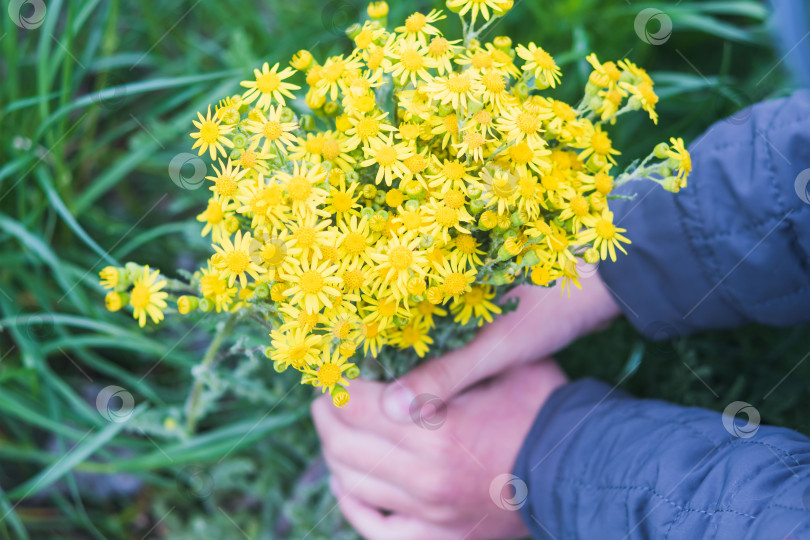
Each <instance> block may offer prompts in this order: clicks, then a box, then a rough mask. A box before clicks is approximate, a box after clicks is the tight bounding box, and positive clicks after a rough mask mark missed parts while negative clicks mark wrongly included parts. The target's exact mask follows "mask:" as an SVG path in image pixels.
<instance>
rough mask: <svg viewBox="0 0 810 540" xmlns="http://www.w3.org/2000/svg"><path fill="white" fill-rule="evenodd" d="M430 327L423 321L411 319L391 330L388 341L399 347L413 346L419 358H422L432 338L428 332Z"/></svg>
mask: <svg viewBox="0 0 810 540" xmlns="http://www.w3.org/2000/svg"><path fill="white" fill-rule="evenodd" d="M429 330H430V327H429V326H428V325H427V324H426V323H424V322H417V321H412V322H411V323H410V324H407V325H405V326H403V327H402V328H397V329H396V330H393V331H392V332H391V337H390V338H389V343H391V345H396V346H397V347H399V348H400V349H407V348H408V347H413V350H414V351H415V352H416V355H417V356H418V357H419V358H424V356H425V354H427V352H428V349H429V348H430V344H431V343H433V338H431V337H430V335H429V334H428V332H429Z"/></svg>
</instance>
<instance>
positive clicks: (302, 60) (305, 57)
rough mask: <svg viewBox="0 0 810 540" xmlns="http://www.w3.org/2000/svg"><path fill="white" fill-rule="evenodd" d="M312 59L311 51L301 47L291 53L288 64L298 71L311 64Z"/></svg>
mask: <svg viewBox="0 0 810 540" xmlns="http://www.w3.org/2000/svg"><path fill="white" fill-rule="evenodd" d="M312 60H313V58H312V53H311V52H309V51H308V50H306V49H301V50H300V51H298V52H297V53H295V54H294V55H293V57H292V60H290V65H291V66H292V67H293V68H295V69H297V70H298V71H305V70H306V69H307V68H308V67H309V66H311V65H312Z"/></svg>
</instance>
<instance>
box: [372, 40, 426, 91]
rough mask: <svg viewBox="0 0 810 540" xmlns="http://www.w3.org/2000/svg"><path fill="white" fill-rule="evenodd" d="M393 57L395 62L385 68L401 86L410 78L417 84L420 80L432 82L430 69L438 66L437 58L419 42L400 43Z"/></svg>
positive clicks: (412, 82)
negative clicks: (432, 56)
mask: <svg viewBox="0 0 810 540" xmlns="http://www.w3.org/2000/svg"><path fill="white" fill-rule="evenodd" d="M391 58H392V59H393V60H394V62H393V63H392V64H391V65H390V66H389V67H388V68H387V69H386V70H385V71H386V72H388V73H391V77H393V79H394V80H395V81H396V82H397V83H398V84H399V85H401V86H404V85H405V84H406V83H407V82H408V81H409V80H410V82H411V84H412V85H414V86H417V85H418V84H419V81H424V82H430V80H431V79H432V77H431V75H430V73H428V71H427V70H428V69H430V68H435V67H436V65H437V64H436V60H434V59H433V58H431V57H430V56H429V55H428V49H427V48H426V47H425V45H424V44H421V45H420V44H419V43H418V42H413V43H409V42H404V43H400V44H399V46H398V47H396V48H395V49H394V52H393V54H392V55H391Z"/></svg>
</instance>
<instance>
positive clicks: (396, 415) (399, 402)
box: [383, 382, 414, 423]
mask: <svg viewBox="0 0 810 540" xmlns="http://www.w3.org/2000/svg"><path fill="white" fill-rule="evenodd" d="M413 400H414V395H413V392H411V390H410V389H409V388H408V387H407V386H405V385H404V384H401V383H397V382H394V383H392V384H391V385H389V386H388V388H386V389H385V392H384V393H383V410H384V411H385V414H386V415H388V417H389V418H390V419H391V420H394V421H395V422H402V423H404V422H407V421H409V420H410V419H411V403H413Z"/></svg>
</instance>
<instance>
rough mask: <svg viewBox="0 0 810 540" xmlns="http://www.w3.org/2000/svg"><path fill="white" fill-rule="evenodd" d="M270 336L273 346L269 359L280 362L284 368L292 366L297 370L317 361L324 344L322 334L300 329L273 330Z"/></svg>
mask: <svg viewBox="0 0 810 540" xmlns="http://www.w3.org/2000/svg"><path fill="white" fill-rule="evenodd" d="M270 338H271V344H272V347H273V351H272V352H271V353H270V359H271V360H273V361H275V362H280V363H282V364H283V365H284V367H285V368H287V367H289V366H292V367H294V368H295V369H298V370H303V369H306V367H307V366H310V365H313V364H315V363H317V361H318V357H319V356H320V355H321V352H322V347H323V345H324V340H323V337H322V336H319V335H315V334H309V333H308V332H306V331H304V330H301V329H298V330H294V331H291V332H281V331H279V330H273V331H272V332H270Z"/></svg>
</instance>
